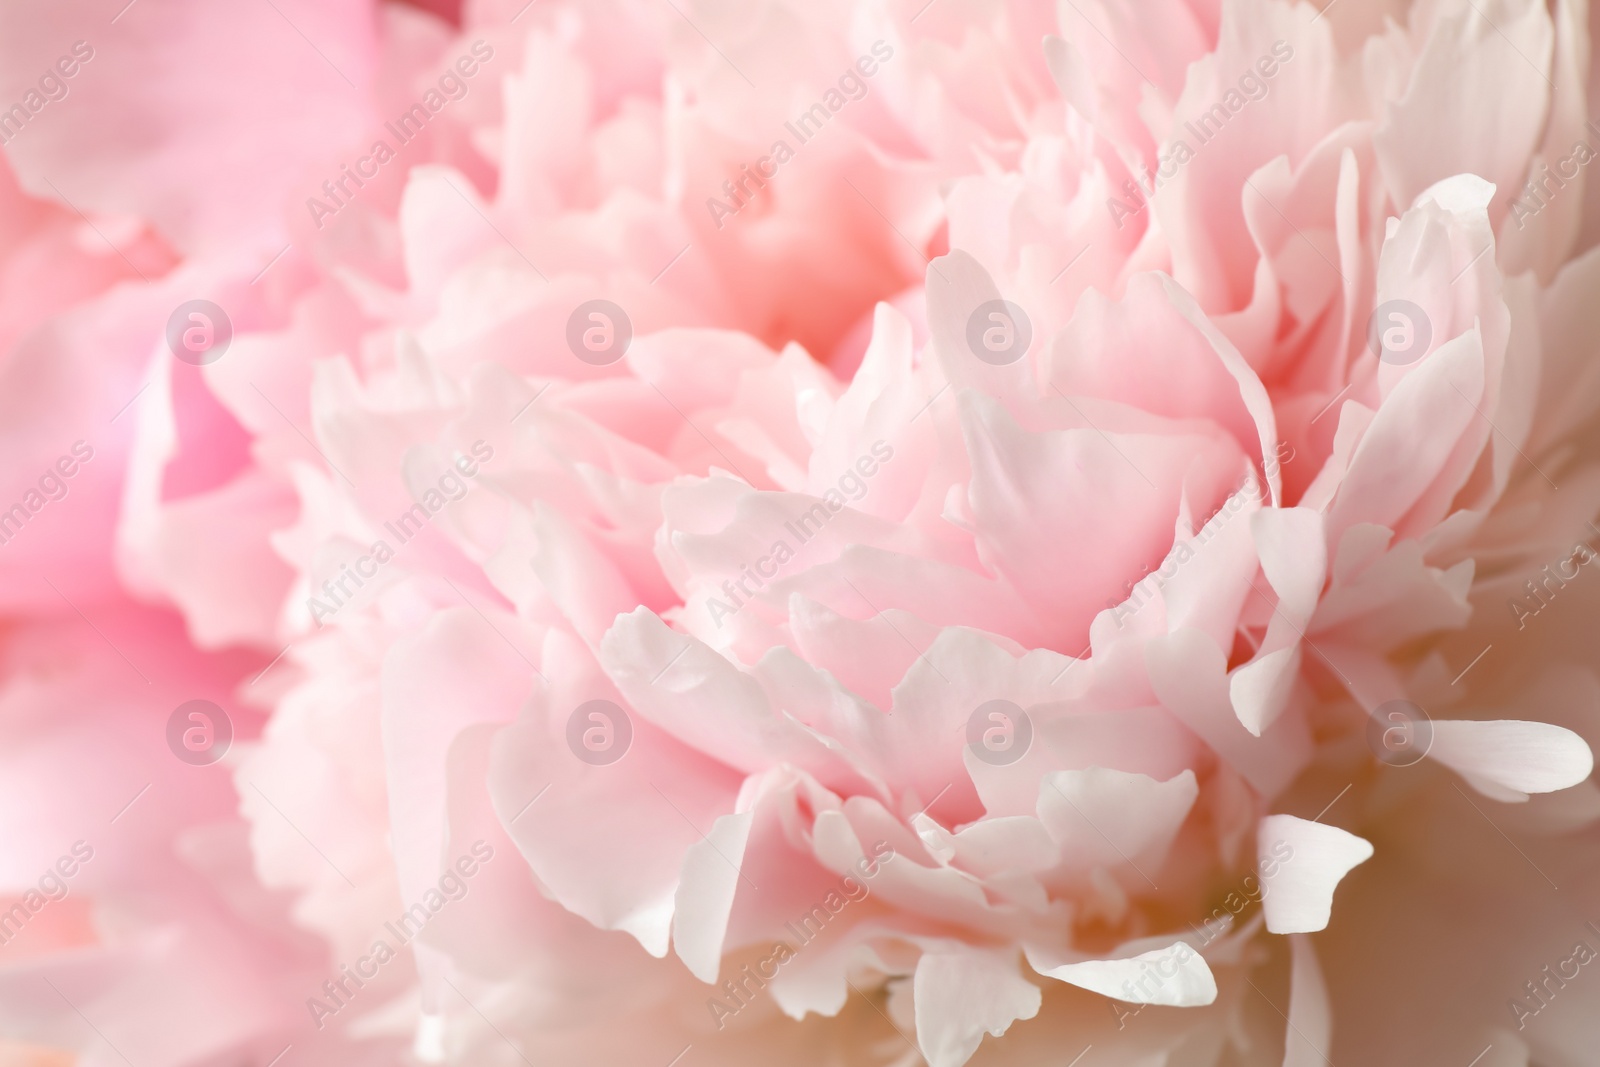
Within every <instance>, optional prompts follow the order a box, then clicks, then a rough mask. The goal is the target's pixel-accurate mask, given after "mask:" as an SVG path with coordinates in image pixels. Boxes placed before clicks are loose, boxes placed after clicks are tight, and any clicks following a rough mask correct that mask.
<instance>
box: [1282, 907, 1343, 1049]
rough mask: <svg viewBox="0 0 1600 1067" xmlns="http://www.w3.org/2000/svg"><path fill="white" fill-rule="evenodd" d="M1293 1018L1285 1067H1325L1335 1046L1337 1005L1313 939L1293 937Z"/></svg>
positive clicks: (1286, 1043) (1285, 1041)
mask: <svg viewBox="0 0 1600 1067" xmlns="http://www.w3.org/2000/svg"><path fill="white" fill-rule="evenodd" d="M1289 950H1290V953H1291V954H1292V959H1293V962H1292V963H1291V964H1290V972H1289V1018H1288V1023H1289V1025H1288V1028H1287V1030H1286V1032H1285V1033H1284V1036H1283V1067H1321V1065H1322V1064H1323V1063H1325V1062H1327V1053H1328V1049H1330V1048H1331V1047H1332V1046H1333V1005H1332V1004H1330V1003H1329V1001H1328V985H1327V982H1325V981H1324V980H1323V977H1322V968H1321V967H1320V966H1318V965H1317V953H1316V951H1315V950H1314V949H1313V948H1312V947H1311V939H1310V938H1309V937H1307V936H1305V935H1304V934H1292V935H1290V937H1289Z"/></svg>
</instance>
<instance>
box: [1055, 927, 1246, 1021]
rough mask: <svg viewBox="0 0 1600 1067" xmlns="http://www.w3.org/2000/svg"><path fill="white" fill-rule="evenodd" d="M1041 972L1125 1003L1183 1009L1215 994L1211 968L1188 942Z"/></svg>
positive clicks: (1211, 998) (1215, 984) (1214, 998)
mask: <svg viewBox="0 0 1600 1067" xmlns="http://www.w3.org/2000/svg"><path fill="white" fill-rule="evenodd" d="M1029 962H1030V963H1033V966H1034V969H1035V970H1037V971H1039V973H1040V974H1042V975H1045V976H1047V977H1050V978H1055V979H1058V980H1059V981H1062V982H1066V983H1067V984H1068V985H1075V986H1078V987H1079V988H1080V989H1087V990H1089V991H1090V992H1093V993H1099V994H1101V995H1103V996H1108V997H1114V998H1116V999H1117V1000H1121V1001H1124V1002H1126V1003H1129V1004H1167V1005H1172V1006H1174V1007H1180V1008H1187V1007H1196V1006H1199V1005H1203V1004H1210V1003H1211V1002H1212V1001H1214V1000H1216V999H1217V980H1216V979H1215V978H1213V977H1212V976H1211V968H1210V967H1208V966H1207V965H1206V961H1205V957H1204V956H1202V955H1200V953H1199V952H1197V951H1196V950H1195V948H1194V947H1193V946H1192V945H1190V944H1189V943H1188V942H1187V941H1176V942H1173V943H1172V944H1171V945H1168V946H1167V947H1166V948H1157V949H1151V950H1150V951H1149V952H1141V953H1140V954H1139V955H1137V956H1131V957H1129V958H1128V959H1124V960H1086V961H1084V962H1082V963H1066V964H1060V965H1058V966H1055V967H1045V968H1041V967H1040V964H1039V961H1037V960H1035V959H1033V957H1032V956H1030V957H1029Z"/></svg>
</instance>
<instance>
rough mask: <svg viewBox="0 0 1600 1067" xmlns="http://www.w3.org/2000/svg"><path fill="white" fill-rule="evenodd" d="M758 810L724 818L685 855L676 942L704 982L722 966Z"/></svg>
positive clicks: (677, 899) (681, 956)
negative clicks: (736, 896)
mask: <svg viewBox="0 0 1600 1067" xmlns="http://www.w3.org/2000/svg"><path fill="white" fill-rule="evenodd" d="M754 819H755V812H753V811H746V812H741V813H740V814H737V815H724V816H722V817H721V818H719V819H718V820H717V821H716V822H715V823H713V824H712V826H711V832H710V833H709V834H707V835H706V836H705V837H704V838H703V839H701V840H700V841H697V842H696V843H694V844H693V845H690V846H689V850H688V851H687V852H686V853H684V857H683V876H682V879H681V880H680V881H679V882H678V892H677V894H676V897H675V898H674V910H673V914H672V943H673V946H674V947H676V948H677V950H678V958H679V959H681V960H683V963H684V966H686V967H688V968H689V973H690V974H692V975H694V976H695V977H696V978H698V979H700V980H701V981H702V982H713V983H714V982H716V980H717V969H718V967H719V966H720V965H721V963H722V942H723V938H725V937H726V936H727V933H728V916H729V915H730V914H731V913H732V912H733V896H734V893H735V891H736V890H737V889H738V888H739V864H740V863H741V862H742V861H743V859H744V847H745V843H746V842H747V841H748V840H749V839H750V824H751V822H752V821H753V820H754Z"/></svg>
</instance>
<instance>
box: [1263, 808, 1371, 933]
mask: <svg viewBox="0 0 1600 1067" xmlns="http://www.w3.org/2000/svg"><path fill="white" fill-rule="evenodd" d="M1285 845H1286V846H1288V848H1289V849H1290V850H1292V851H1291V852H1290V853H1289V856H1288V858H1287V859H1285V858H1283V851H1282V848H1283V846H1285ZM1256 853H1257V857H1258V863H1259V864H1260V866H1261V868H1262V883H1263V884H1264V885H1265V886H1266V887H1267V890H1266V893H1265V894H1264V895H1263V896H1262V898H1261V911H1262V913H1263V914H1264V915H1265V916H1266V919H1267V929H1268V930H1270V931H1272V932H1273V933H1275V934H1303V933H1310V932H1312V931H1314V930H1321V929H1323V928H1324V927H1325V926H1327V925H1328V916H1329V915H1330V914H1331V913H1332V911H1333V891H1334V888H1335V887H1337V886H1338V884H1339V879H1341V878H1343V877H1344V876H1345V875H1346V874H1349V873H1350V870H1351V868H1353V867H1355V866H1356V865H1357V864H1360V863H1365V862H1366V861H1367V860H1368V859H1369V858H1371V856H1372V845H1371V843H1370V842H1368V841H1367V840H1366V839H1364V838H1360V837H1357V836H1356V835H1355V834H1352V833H1349V832H1348V831H1345V830H1341V829H1339V828H1338V827H1337V826H1324V825H1323V824H1322V823H1319V822H1309V821H1307V820H1305V819H1299V818H1296V817H1295V816H1293V815H1268V816H1267V817H1266V818H1264V819H1262V820H1261V829H1260V831H1259V834H1258V836H1257V838H1256ZM1268 869H1271V870H1273V874H1272V876H1271V877H1270V879H1269V878H1268V876H1267V874H1266V871H1267V870H1268Z"/></svg>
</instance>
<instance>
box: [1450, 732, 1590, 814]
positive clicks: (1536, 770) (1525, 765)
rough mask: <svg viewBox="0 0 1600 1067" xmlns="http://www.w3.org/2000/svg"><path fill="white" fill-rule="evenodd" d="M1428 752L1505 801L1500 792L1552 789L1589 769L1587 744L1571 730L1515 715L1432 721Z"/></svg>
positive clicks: (1573, 782) (1573, 780)
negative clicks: (1497, 718) (1499, 718)
mask: <svg viewBox="0 0 1600 1067" xmlns="http://www.w3.org/2000/svg"><path fill="white" fill-rule="evenodd" d="M1428 755H1429V756H1431V757H1433V758H1434V759H1436V760H1438V761H1439V762H1440V763H1442V764H1444V765H1445V766H1446V767H1449V768H1450V769H1451V770H1453V771H1455V772H1457V773H1458V774H1460V775H1461V776H1462V777H1463V778H1465V779H1466V780H1467V781H1468V783H1470V784H1471V785H1472V787H1473V788H1475V789H1477V790H1478V791H1479V792H1481V793H1484V794H1486V795H1488V796H1493V797H1495V798H1496V799H1507V798H1506V797H1505V795H1504V792H1503V791H1504V790H1511V791H1512V792H1514V793H1553V792H1555V791H1556V790H1557V789H1566V788H1568V787H1569V786H1574V785H1577V784H1578V783H1579V782H1581V781H1583V780H1584V779H1585V778H1587V777H1589V772H1590V771H1591V770H1593V769H1594V755H1593V753H1591V752H1590V751H1589V746H1588V745H1587V744H1586V743H1585V742H1584V740H1583V738H1581V737H1579V736H1578V735H1577V734H1575V733H1573V732H1572V731H1571V730H1568V729H1566V728H1565V727H1562V726H1553V725H1551V724H1550V723H1546V722H1522V721H1520V720H1517V719H1501V720H1496V721H1492V722H1474V721H1469V720H1462V719H1441V720H1439V721H1438V722H1435V723H1434V724H1433V744H1432V746H1431V747H1430V748H1429V749H1428ZM1485 786H1487V787H1488V788H1485ZM1495 787H1498V789H1496V788H1495Z"/></svg>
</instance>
